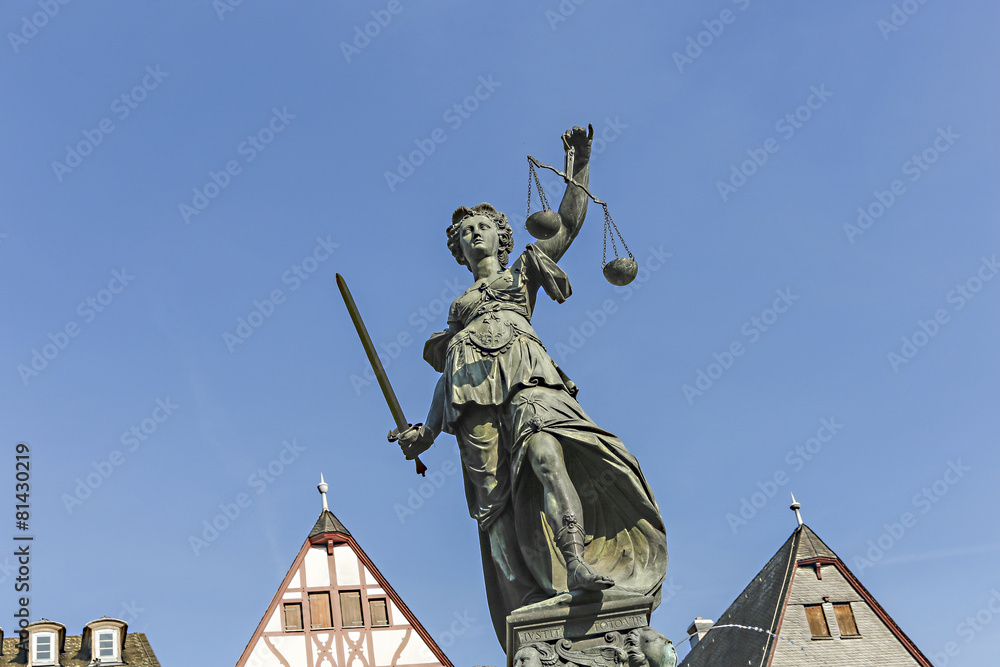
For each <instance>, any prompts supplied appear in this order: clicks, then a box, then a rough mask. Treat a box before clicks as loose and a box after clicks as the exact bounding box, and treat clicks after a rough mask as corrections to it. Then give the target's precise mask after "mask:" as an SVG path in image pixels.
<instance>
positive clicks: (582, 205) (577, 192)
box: [535, 127, 594, 261]
mask: <svg viewBox="0 0 1000 667" xmlns="http://www.w3.org/2000/svg"><path fill="white" fill-rule="evenodd" d="M593 136H594V129H593V127H590V128H589V129H588V128H584V127H574V128H573V129H572V130H567V131H566V132H565V133H564V134H563V135H562V140H563V148H564V149H565V150H566V151H569V149H570V148H572V149H573V153H574V160H573V173H572V174H568V175H569V176H571V177H572V178H573V180H574V181H576V182H577V183H579V184H580V185H582V186H583V187H585V188H586V187H589V184H590V144H591V140H592V139H593ZM589 202H590V198H589V197H588V196H587V193H586V192H584V191H583V190H582V189H581V188H579V187H577V186H575V185H572V184H567V185H566V194H564V195H563V198H562V202H561V203H560V204H559V217H560V218H562V227H561V228H560V229H559V231H558V232H556V235H555V236H553V237H552V238H549V239H545V240H539V241H535V247H536V248H538V249H539V250H541V251H542V252H544V253H545V254H546V255H548V256H549V257H551V258H552V259H554V260H556V261H558V260H559V258H560V257H562V256H563V255H564V254H565V253H566V251H567V250H568V249H569V246H570V244H571V243H572V242H573V239H575V238H576V235H577V234H579V233H580V228H581V227H583V220H584V218H586V217H587V204H588V203H589Z"/></svg>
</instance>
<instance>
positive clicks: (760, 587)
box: [681, 526, 836, 667]
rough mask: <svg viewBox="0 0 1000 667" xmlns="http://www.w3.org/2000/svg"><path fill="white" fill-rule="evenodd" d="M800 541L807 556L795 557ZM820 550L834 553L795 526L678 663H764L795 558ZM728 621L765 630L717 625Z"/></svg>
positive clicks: (713, 666) (715, 666)
mask: <svg viewBox="0 0 1000 667" xmlns="http://www.w3.org/2000/svg"><path fill="white" fill-rule="evenodd" d="M803 538H805V539H803ZM803 543H804V545H805V549H803V551H804V552H807V553H808V554H809V555H804V556H800V557H796V555H797V554H798V553H799V551H800V548H801V547H802V546H803ZM819 549H825V550H826V551H829V552H830V553H831V554H832V553H833V552H832V551H830V550H829V547H827V546H826V545H825V544H823V542H822V541H821V540H820V539H819V538H818V537H816V535H815V534H814V533H813V532H812V531H811V530H809V529H808V528H807V527H805V526H800V527H799V528H797V529H796V530H795V532H794V533H792V535H791V537H789V538H788V540H787V541H785V543H784V544H783V545H781V548H780V549H778V552H777V553H776V554H774V556H772V557H771V560H769V561H768V562H767V565H765V566H764V569H762V570H761V571H760V572H759V573H758V574H757V576H756V577H754V579H753V581H751V582H750V584H749V585H748V586H747V587H746V588H745V589H743V592H742V593H740V596H739V597H738V598H736V600H735V601H734V602H733V603H732V604H731V605H729V609H727V610H726V611H725V613H724V614H722V616H720V617H719V620H718V621H716V623H715V626H714V627H713V628H712V630H710V631H709V632H708V634H706V635H705V636H704V637H703V638H702V639H701V641H699V642H698V644H697V645H696V646H695V647H694V648H693V649H691V651H690V652H689V653H688V654H687V656H686V657H685V658H684V660H683V661H682V662H681V667H721V666H728V665H749V666H751V667H758V666H759V665H763V664H765V663H766V661H767V660H766V659H767V655H768V653H769V651H770V648H771V643H772V641H773V640H774V638H773V637H772V634H773V633H775V632H776V631H777V627H778V621H779V619H780V616H781V608H782V607H783V606H784V602H785V598H786V597H787V596H788V587H789V582H791V579H792V570H793V569H794V565H795V561H796V560H804V559H806V558H812V557H814V556H815V555H816V554H815V553H814V552H816V551H817V550H819ZM833 557H834V558H836V556H833ZM731 624H735V625H744V626H749V627H753V628H761V629H762V630H766V631H767V632H766V633H765V632H761V631H760V630H746V629H743V628H722V627H718V626H722V625H731ZM768 633H772V634H768Z"/></svg>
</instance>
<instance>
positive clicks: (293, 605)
mask: <svg viewBox="0 0 1000 667" xmlns="http://www.w3.org/2000/svg"><path fill="white" fill-rule="evenodd" d="M301 629H302V604H301V603H299V602H289V603H286V604H285V632H288V631H289V630H301Z"/></svg>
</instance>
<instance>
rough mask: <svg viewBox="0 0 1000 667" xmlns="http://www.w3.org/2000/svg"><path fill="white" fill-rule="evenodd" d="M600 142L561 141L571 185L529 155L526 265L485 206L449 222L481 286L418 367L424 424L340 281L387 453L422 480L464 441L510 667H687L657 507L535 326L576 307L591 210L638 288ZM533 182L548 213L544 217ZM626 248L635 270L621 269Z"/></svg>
mask: <svg viewBox="0 0 1000 667" xmlns="http://www.w3.org/2000/svg"><path fill="white" fill-rule="evenodd" d="M592 138H593V127H592V126H591V127H589V128H587V129H584V128H582V127H574V128H572V129H571V130H568V131H567V132H566V133H565V134H563V135H562V143H563V148H564V151H565V162H564V170H563V171H559V170H557V169H555V168H554V167H551V166H549V165H546V164H542V163H541V162H538V161H537V160H536V159H535V158H534V157H532V156H530V155H529V156H528V216H527V221H526V223H525V228H526V229H527V231H528V232H529V233H530V234H531V235H532V236H533V237H535V239H536V240H535V241H534V242H533V243H531V244H528V245H527V247H526V248H525V249H524V251H523V252H521V253H520V254H519V255H516V256H512V253H513V251H514V242H513V230H512V229H511V226H510V224H509V223H508V221H507V217H506V216H505V215H504V214H503V213H501V212H500V211H497V210H496V209H495V208H494V207H493V206H491V205H490V204H486V203H483V204H478V205H476V206H472V207H467V206H461V207H459V208H458V209H456V210H455V212H454V213H453V214H452V218H451V224H450V225H448V226H447V229H446V231H447V245H448V248H449V250H451V252H452V255H453V256H454V257H455V260H456V261H457V262H458V263H459V264H462V265H463V266H465V267H466V268H467V269H469V271H470V272H471V273H472V283H471V285H470V287H469V288H468V289H467V290H466V291H465V293H464V294H462V295H461V296H459V297H458V298H457V299H455V301H454V302H453V303H452V304H451V308H450V309H449V312H448V317H447V322H446V328H445V329H444V330H443V331H440V332H438V333H435V334H433V335H431V337H430V339H429V340H428V341H427V343H426V344H425V346H424V352H423V356H424V359H425V360H426V361H427V362H428V363H429V364H430V365H431V366H432V367H433V368H434V369H435V370H436V371H437V372H439V373H440V374H441V375H440V378H439V379H438V381H437V383H436V385H435V386H434V388H433V391H432V394H431V400H430V407H429V409H428V411H427V416H426V418H425V419H424V421H423V422H422V423H417V424H411V423H409V422H408V421H407V420H406V418H405V417H404V415H403V411H402V409H401V408H400V405H399V401H398V400H397V399H396V395H395V393H394V392H393V390H392V386H391V385H390V384H389V379H388V376H387V375H386V372H385V369H384V368H383V367H382V364H381V361H380V360H379V358H378V354H377V352H376V351H375V347H374V345H373V344H372V341H371V338H370V336H369V335H368V332H367V330H366V328H365V325H364V322H363V321H362V319H361V316H360V313H359V311H358V308H357V306H356V305H355V303H354V299H353V298H352V297H351V293H350V291H349V290H348V288H347V284H346V282H345V281H344V279H343V278H342V277H341V276H340V275H339V274H338V275H337V284H338V286H339V287H340V290H341V293H342V295H343V297H344V301H345V303H346V305H347V309H348V312H349V313H350V316H351V319H352V321H353V322H354V325H355V328H356V329H357V331H358V335H359V336H360V338H361V342H362V345H363V347H364V349H365V352H366V354H367V356H368V359H369V361H370V363H371V364H372V368H373V370H374V371H375V375H376V377H377V378H378V382H379V386H380V387H381V389H382V393H383V395H384V396H385V399H386V402H387V403H388V405H389V410H390V412H391V414H392V417H393V420H394V421H395V424H396V427H395V428H394V429H393V430H392V431H391V432H390V433H389V440H390V441H391V442H398V444H399V446H400V448H401V449H402V451H403V453H404V454H405V455H406V458H407V459H411V460H413V461H415V462H416V467H417V472H418V473H419V474H421V475H422V474H424V471H426V467H425V466H424V465H423V463H421V461H420V458H419V455H420V454H421V453H423V452H424V451H426V450H427V449H428V448H429V447H430V446H431V445H432V444H433V443H434V441H435V439H436V438H437V437H438V436H439V435H440V434H441V433H447V434H451V435H454V437H455V439H456V440H457V442H458V448H459V452H460V455H461V461H462V472H463V478H464V483H465V495H466V500H467V502H468V506H469V513H470V515H471V516H472V518H474V519H475V520H476V521H477V523H478V525H479V541H480V548H481V551H482V565H483V576H484V580H485V584H486V596H487V599H488V602H489V608H490V615H491V617H492V620H493V625H494V628H495V630H496V633H497V637H498V639H499V640H500V643H501V644H502V645H503V646H504V649H505V651H506V653H507V664H508V667H514V666H516V667H543V666H544V667H556V666H557V665H558V666H561V665H579V666H587V667H621V666H624V665H630V666H631V667H647V666H648V667H674V665H676V663H677V654H676V652H675V651H674V647H673V646H672V645H671V643H670V641H669V640H668V639H667V638H666V637H664V636H663V635H662V634H660V633H659V632H657V631H656V630H654V629H652V628H650V627H649V617H650V614H651V613H652V610H653V609H654V608H655V607H656V606H657V605H658V604H659V600H660V589H661V587H662V585H663V581H664V577H665V576H666V568H667V543H666V534H665V529H664V525H663V519H662V518H661V516H660V511H659V507H658V506H657V504H656V500H655V499H654V498H653V493H652V491H651V490H650V487H649V485H648V483H647V482H646V479H645V477H644V476H643V473H642V470H641V469H640V467H639V463H638V461H637V460H636V458H635V457H634V456H633V455H632V454H631V453H630V452H629V450H628V449H626V447H625V445H624V443H622V441H621V440H620V439H618V438H617V437H616V436H615V435H613V434H612V433H611V432H610V431H608V430H605V428H603V427H602V426H598V425H597V424H595V423H594V422H593V421H592V420H591V419H590V417H588V416H587V414H586V413H585V412H584V411H583V408H582V407H581V406H580V403H579V402H578V401H577V399H576V396H577V391H578V389H577V386H576V384H575V383H574V382H573V381H572V380H571V379H570V378H569V376H568V375H567V374H566V372H565V371H564V370H563V369H562V368H560V367H559V366H558V365H557V364H556V363H555V361H553V360H552V358H551V357H550V356H549V355H548V353H547V352H546V350H545V347H544V346H543V345H542V342H541V341H540V340H539V338H538V335H537V334H536V333H535V331H534V329H533V328H532V326H531V315H532V312H533V311H534V308H535V305H536V297H537V296H538V293H539V289H541V290H542V291H543V292H544V293H545V295H547V296H548V297H549V298H551V299H553V300H554V301H556V302H558V303H562V302H563V301H565V300H566V299H567V298H568V297H569V296H570V294H571V293H572V289H571V286H570V281H569V278H568V276H567V275H566V274H565V273H564V272H563V270H562V269H561V268H560V267H559V264H558V262H559V259H560V258H561V257H562V256H563V254H564V253H565V252H566V251H567V250H568V249H569V247H570V245H571V244H572V242H573V240H574V239H575V238H576V236H577V235H578V234H579V233H580V230H581V228H582V226H583V222H584V218H585V217H586V213H587V206H588V204H589V202H590V201H594V203H596V204H598V205H600V206H601V207H602V208H603V209H604V235H605V240H604V257H603V260H602V266H603V270H604V275H605V277H606V278H607V279H608V280H609V281H610V282H611V283H613V284H615V285H626V284H628V283H629V282H631V281H632V279H633V278H635V276H636V272H637V265H636V262H635V259H634V257H633V256H632V254H631V252H629V250H628V246H626V245H625V241H624V239H623V238H622V236H621V233H620V232H619V231H618V228H617V226H616V225H615V223H614V221H613V220H612V218H611V216H610V214H609V213H608V205H607V203H605V202H604V201H602V200H600V199H598V198H597V197H595V196H594V195H593V194H591V192H590V190H589V181H590V147H591V140H592ZM536 169H549V170H551V171H553V172H555V173H557V174H559V175H560V176H562V178H563V179H564V181H565V182H566V192H565V194H564V195H563V198H562V201H561V202H560V204H559V208H558V210H551V209H550V208H549V205H548V201H547V199H546V196H545V193H544V191H543V190H542V187H541V182H540V180H539V179H538V174H537V171H536ZM532 183H534V184H535V186H536V188H537V191H538V198H539V200H540V202H541V207H542V208H541V210H540V211H537V212H535V213H534V214H532V213H531V186H532ZM609 237H610V238H611V243H612V251H613V253H614V256H615V258H614V259H613V260H612V261H610V262H608V261H607V240H608V238H609ZM616 237H617V242H616ZM618 243H620V244H621V246H622V248H623V250H624V252H625V253H626V254H627V257H619V256H618V247H617V246H618Z"/></svg>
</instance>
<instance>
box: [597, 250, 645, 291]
mask: <svg viewBox="0 0 1000 667" xmlns="http://www.w3.org/2000/svg"><path fill="white" fill-rule="evenodd" d="M637 273H639V264H638V263H636V261H635V260H634V259H632V258H631V257H616V258H615V259H613V260H611V261H610V262H608V263H607V264H605V265H604V277H605V278H607V279H608V282H609V283H611V284H612V285H618V286H619V287H624V286H625V285H628V284H629V283H630V282H632V281H633V280H635V276H636V274H637Z"/></svg>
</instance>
